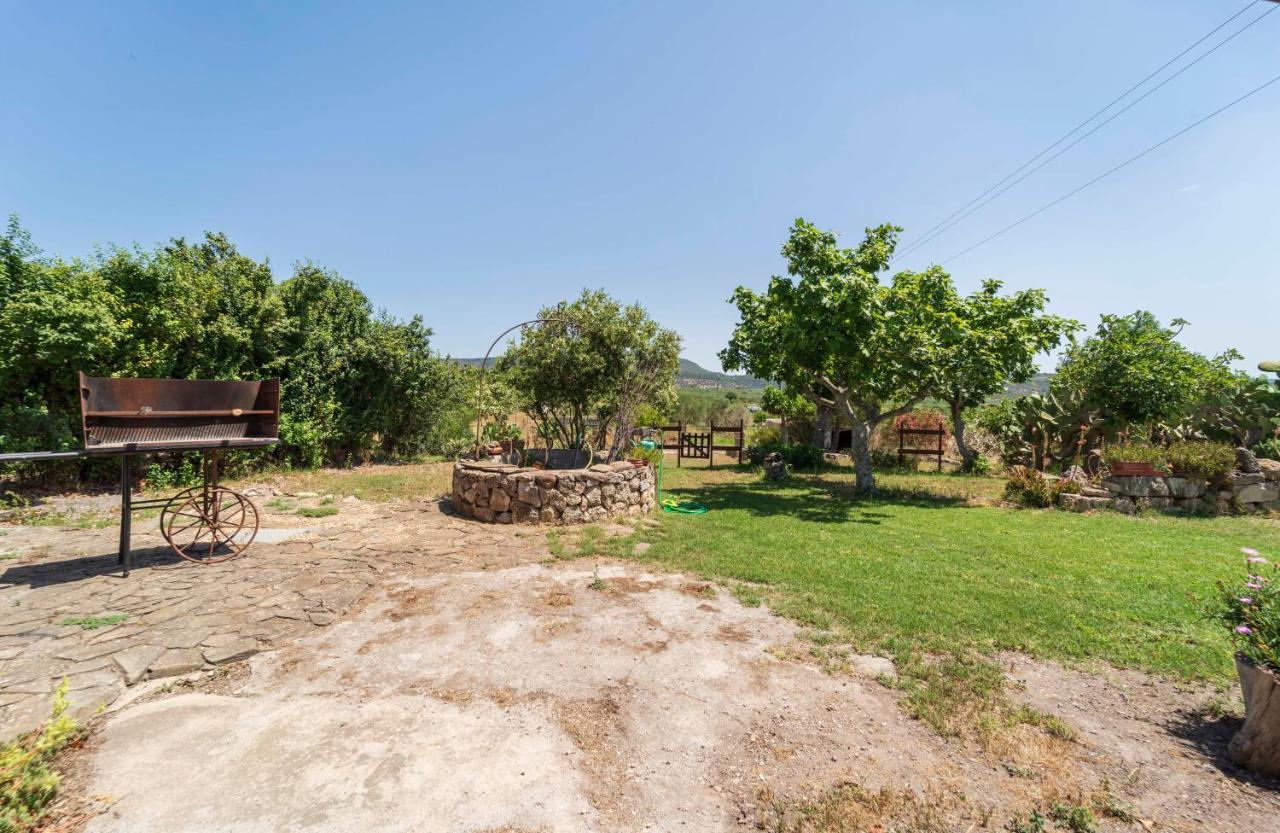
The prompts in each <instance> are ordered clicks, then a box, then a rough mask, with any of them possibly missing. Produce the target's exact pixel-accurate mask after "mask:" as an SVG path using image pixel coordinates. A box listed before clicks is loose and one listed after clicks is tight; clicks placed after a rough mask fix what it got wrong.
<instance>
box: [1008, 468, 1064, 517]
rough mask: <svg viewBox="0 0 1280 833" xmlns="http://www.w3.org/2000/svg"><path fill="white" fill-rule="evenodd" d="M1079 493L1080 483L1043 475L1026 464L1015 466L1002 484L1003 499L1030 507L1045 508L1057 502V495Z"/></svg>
mask: <svg viewBox="0 0 1280 833" xmlns="http://www.w3.org/2000/svg"><path fill="white" fill-rule="evenodd" d="M1079 493H1080V484H1079V483H1077V482H1076V481H1074V480H1058V479H1056V478H1049V477H1045V476H1044V475H1043V474H1041V473H1040V472H1038V471H1036V470H1035V469H1033V468H1028V467H1026V466H1018V467H1017V468H1015V469H1014V472H1013V476H1012V477H1010V478H1009V481H1008V482H1007V483H1005V484H1004V497H1005V500H1010V501H1013V502H1014V503H1016V504H1018V505H1019V506H1025V507H1028V508H1031V509H1047V508H1049V507H1051V506H1055V505H1056V504H1057V503H1058V495H1062V494H1073V495H1074V494H1079Z"/></svg>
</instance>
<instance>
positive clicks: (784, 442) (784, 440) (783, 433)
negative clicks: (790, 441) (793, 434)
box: [778, 416, 787, 445]
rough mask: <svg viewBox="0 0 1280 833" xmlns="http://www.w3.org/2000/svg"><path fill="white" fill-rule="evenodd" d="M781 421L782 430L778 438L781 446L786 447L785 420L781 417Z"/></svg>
mask: <svg viewBox="0 0 1280 833" xmlns="http://www.w3.org/2000/svg"><path fill="white" fill-rule="evenodd" d="M781 421H782V430H781V431H779V432H778V437H779V438H780V439H781V440H782V444H783V445H786V444H787V418H786V417H785V416H783V417H781Z"/></svg>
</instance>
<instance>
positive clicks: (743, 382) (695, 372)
mask: <svg viewBox="0 0 1280 833" xmlns="http://www.w3.org/2000/svg"><path fill="white" fill-rule="evenodd" d="M497 359H498V357H497V356H490V357H489V365H488V366H489V367H493V365H494V363H495V362H496V361H497ZM449 361H451V362H453V363H454V364H458V365H462V366H463V367H479V366H480V362H482V361H484V359H483V358H478V359H465V358H454V357H450V359H449ZM766 384H768V383H767V382H765V381H764V380H763V379H757V378H756V377H754V376H747V375H745V374H735V373H717V372H716V371H714V370H707V369H706V368H705V367H703V366H702V365H700V364H698V363H697V362H693V361H690V360H689V359H681V360H680V371H679V373H678V375H677V376H676V386H677V387H682V388H746V389H748V390H759V389H761V388H763V387H764V386H765V385H766Z"/></svg>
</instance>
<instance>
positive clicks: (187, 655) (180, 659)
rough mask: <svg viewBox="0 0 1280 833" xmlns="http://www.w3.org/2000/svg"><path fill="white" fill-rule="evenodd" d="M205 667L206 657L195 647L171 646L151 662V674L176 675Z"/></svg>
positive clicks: (155, 675)
mask: <svg viewBox="0 0 1280 833" xmlns="http://www.w3.org/2000/svg"><path fill="white" fill-rule="evenodd" d="M201 668H204V657H202V656H201V655H200V652H199V651H197V650H196V649H194V648H170V649H169V650H168V651H165V652H164V653H163V654H161V655H160V656H159V658H158V659H156V661H155V662H153V663H151V668H150V669H149V671H150V673H151V676H152V677H153V678H155V677H176V676H178V675H179V674H190V673H191V672H192V671H199V670H200V669H201Z"/></svg>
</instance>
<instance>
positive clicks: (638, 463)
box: [627, 458, 649, 469]
mask: <svg viewBox="0 0 1280 833" xmlns="http://www.w3.org/2000/svg"><path fill="white" fill-rule="evenodd" d="M627 462H628V463H630V464H631V465H633V466H635V467H636V468H638V469H642V468H644V467H645V466H647V465H649V461H648V460H637V459H634V458H632V459H629V460H627Z"/></svg>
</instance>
